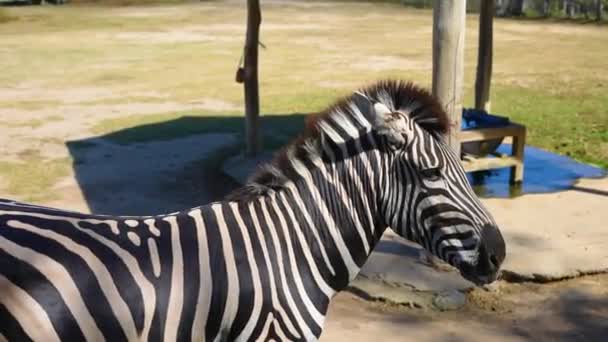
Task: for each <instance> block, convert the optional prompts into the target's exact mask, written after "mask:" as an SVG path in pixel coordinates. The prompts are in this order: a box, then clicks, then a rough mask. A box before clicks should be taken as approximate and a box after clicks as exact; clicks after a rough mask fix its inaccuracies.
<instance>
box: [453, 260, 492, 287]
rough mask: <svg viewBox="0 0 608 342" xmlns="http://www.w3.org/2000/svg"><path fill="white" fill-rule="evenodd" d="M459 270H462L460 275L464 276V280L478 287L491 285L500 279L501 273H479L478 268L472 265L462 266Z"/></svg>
mask: <svg viewBox="0 0 608 342" xmlns="http://www.w3.org/2000/svg"><path fill="white" fill-rule="evenodd" d="M458 269H459V270H460V275H462V277H463V278H464V279H466V280H468V281H470V282H472V283H473V284H475V285H477V286H481V285H486V284H490V283H492V282H494V281H495V280H496V279H498V278H499V277H500V273H499V272H489V273H480V272H477V267H476V266H474V265H471V264H461V265H459V267H458Z"/></svg>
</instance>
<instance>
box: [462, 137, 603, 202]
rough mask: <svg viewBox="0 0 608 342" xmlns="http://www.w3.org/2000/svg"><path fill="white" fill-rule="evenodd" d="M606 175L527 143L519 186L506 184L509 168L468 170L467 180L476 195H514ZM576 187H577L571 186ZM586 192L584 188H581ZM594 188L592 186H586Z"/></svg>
mask: <svg viewBox="0 0 608 342" xmlns="http://www.w3.org/2000/svg"><path fill="white" fill-rule="evenodd" d="M497 151H498V152H499V153H504V154H510V152H511V144H502V145H501V146H500V147H499V148H498V150H497ZM605 175H606V171H605V170H604V169H602V168H599V167H595V166H592V165H588V164H583V163H580V162H577V161H576V160H574V159H572V158H569V157H566V156H562V155H559V154H556V153H552V152H548V151H545V150H542V149H539V148H536V147H532V146H526V149H525V154H524V181H523V184H521V185H520V186H510V185H509V168H504V169H496V170H489V171H478V172H471V173H469V181H470V182H471V185H473V188H474V189H475V191H476V192H477V194H478V195H479V196H483V197H513V196H518V195H522V194H527V193H548V192H556V191H561V190H566V189H570V188H573V185H574V184H575V182H576V181H577V180H578V179H579V178H599V177H603V176H605ZM574 188H575V189H576V187H574ZM580 190H581V191H585V189H580ZM586 190H587V191H593V189H586Z"/></svg>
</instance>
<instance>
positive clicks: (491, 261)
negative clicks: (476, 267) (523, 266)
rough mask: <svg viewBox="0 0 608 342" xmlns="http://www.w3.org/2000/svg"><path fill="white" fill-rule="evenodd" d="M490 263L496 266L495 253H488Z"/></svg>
mask: <svg viewBox="0 0 608 342" xmlns="http://www.w3.org/2000/svg"><path fill="white" fill-rule="evenodd" d="M490 263H491V264H492V266H494V268H498V266H499V265H498V259H497V258H496V255H493V254H492V255H490Z"/></svg>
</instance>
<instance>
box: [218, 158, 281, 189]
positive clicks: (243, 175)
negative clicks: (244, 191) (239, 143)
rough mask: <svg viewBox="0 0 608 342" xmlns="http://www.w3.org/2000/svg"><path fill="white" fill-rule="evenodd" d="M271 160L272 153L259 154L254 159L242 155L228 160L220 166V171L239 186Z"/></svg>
mask: <svg viewBox="0 0 608 342" xmlns="http://www.w3.org/2000/svg"><path fill="white" fill-rule="evenodd" d="M271 160H272V152H267V151H264V152H261V153H260V154H259V155H257V156H256V157H254V158H249V157H246V156H245V155H243V154H239V155H236V156H234V157H231V158H229V159H228V160H226V161H225V162H224V165H222V170H223V171H224V173H226V174H227V175H228V176H230V177H231V178H232V179H234V180H235V181H237V182H238V183H240V184H245V182H246V181H247V178H248V177H249V176H251V175H252V174H253V172H254V171H255V170H256V168H257V167H258V166H259V165H261V164H264V163H266V162H269V161H271Z"/></svg>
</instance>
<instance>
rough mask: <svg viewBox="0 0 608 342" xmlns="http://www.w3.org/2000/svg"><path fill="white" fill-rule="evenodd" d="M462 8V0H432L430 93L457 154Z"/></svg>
mask: <svg viewBox="0 0 608 342" xmlns="http://www.w3.org/2000/svg"><path fill="white" fill-rule="evenodd" d="M466 7H467V6H466V0H450V1H445V0H435V1H434V7H433V8H434V10H433V94H434V95H435V96H436V97H437V98H438V99H439V101H440V102H441V104H442V105H443V106H444V108H445V110H446V112H447V114H448V116H449V118H450V124H451V126H452V127H451V130H450V135H449V137H447V138H448V142H449V143H450V146H452V148H453V149H454V151H455V152H456V154H457V155H460V141H459V139H458V133H459V132H460V122H461V120H462V91H463V89H462V87H463V74H464V32H465V19H466Z"/></svg>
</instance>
